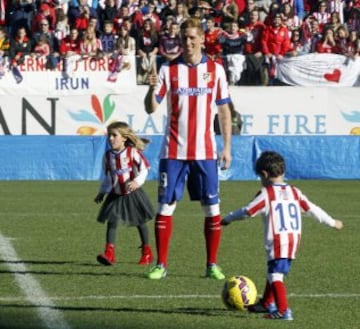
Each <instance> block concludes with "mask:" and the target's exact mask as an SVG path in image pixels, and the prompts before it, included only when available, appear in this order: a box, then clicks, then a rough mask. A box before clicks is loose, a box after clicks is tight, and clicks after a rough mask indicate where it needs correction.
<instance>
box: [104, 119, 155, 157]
mask: <svg viewBox="0 0 360 329" xmlns="http://www.w3.org/2000/svg"><path fill="white" fill-rule="evenodd" d="M113 129H116V130H118V131H119V133H120V134H121V135H122V136H123V137H125V138H126V142H125V145H126V146H134V147H136V148H137V149H138V150H141V151H143V150H144V149H145V147H146V145H147V144H148V143H149V140H148V139H146V138H140V137H138V136H137V135H136V134H135V132H134V131H133V130H132V129H131V128H130V127H129V125H128V124H127V123H126V122H122V121H116V122H113V123H111V124H110V125H109V126H108V127H107V131H108V133H109V132H110V131H111V130H113Z"/></svg>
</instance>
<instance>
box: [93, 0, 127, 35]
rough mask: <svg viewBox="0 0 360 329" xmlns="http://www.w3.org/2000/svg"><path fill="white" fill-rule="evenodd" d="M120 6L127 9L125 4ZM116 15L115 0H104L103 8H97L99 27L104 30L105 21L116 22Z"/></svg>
mask: <svg viewBox="0 0 360 329" xmlns="http://www.w3.org/2000/svg"><path fill="white" fill-rule="evenodd" d="M122 7H125V8H126V9H127V10H128V7H127V6H126V5H123V6H122ZM122 7H121V8H122ZM120 12H121V10H120ZM117 16H118V9H117V7H116V2H115V0H105V6H104V8H99V9H98V17H99V21H100V29H101V30H104V24H105V22H108V21H110V22H113V23H116V18H117ZM126 16H128V13H127V14H126Z"/></svg>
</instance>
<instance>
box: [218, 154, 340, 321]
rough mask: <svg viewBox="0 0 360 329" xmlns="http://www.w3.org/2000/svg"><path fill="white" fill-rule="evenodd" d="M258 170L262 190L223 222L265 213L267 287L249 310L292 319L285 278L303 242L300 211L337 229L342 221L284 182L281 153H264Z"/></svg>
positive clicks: (267, 315) (275, 317)
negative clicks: (301, 240)
mask: <svg viewBox="0 0 360 329" xmlns="http://www.w3.org/2000/svg"><path fill="white" fill-rule="evenodd" d="M255 171H256V174H257V175H259V176H260V178H261V184H262V186H263V187H262V189H261V191H260V192H259V193H258V194H257V195H256V196H255V198H254V199H253V200H252V201H251V202H250V203H249V204H248V205H247V206H246V207H243V208H240V209H238V210H236V211H234V212H231V213H230V214H228V215H227V216H225V217H224V218H223V220H222V221H221V224H222V225H228V224H230V223H231V222H232V221H234V220H242V219H246V218H249V217H254V216H256V215H258V214H261V215H262V217H263V221H264V226H265V227H264V228H265V231H264V239H265V250H266V254H267V280H266V287H265V291H264V294H263V297H262V298H261V299H260V300H259V301H258V303H257V304H254V305H252V306H249V307H248V311H250V312H254V313H267V314H265V315H264V317H265V318H266V319H281V320H293V317H292V312H291V310H290V308H289V307H288V302H287V296H286V288H285V285H284V282H283V280H284V276H285V275H287V274H288V272H289V270H290V267H291V261H292V260H293V259H295V256H296V252H297V250H298V247H299V244H300V238H301V212H305V213H306V214H307V215H310V216H311V217H313V218H315V219H316V220H318V221H319V222H320V223H325V224H327V225H329V226H331V227H334V228H336V229H337V230H340V229H341V228H342V227H343V223H342V222H341V221H340V220H336V219H333V218H332V217H330V216H329V215H328V214H327V213H326V212H325V211H324V210H322V209H321V208H319V207H318V206H316V205H315V204H313V203H312V202H310V201H309V200H308V199H307V198H306V196H305V195H303V194H302V193H301V191H300V190H299V189H298V188H296V187H294V186H291V185H289V184H287V183H285V182H284V174H285V162H284V159H283V157H282V156H281V155H280V154H278V153H276V152H270V151H266V152H263V153H262V154H261V155H260V157H259V159H258V160H257V161H256V166H255Z"/></svg>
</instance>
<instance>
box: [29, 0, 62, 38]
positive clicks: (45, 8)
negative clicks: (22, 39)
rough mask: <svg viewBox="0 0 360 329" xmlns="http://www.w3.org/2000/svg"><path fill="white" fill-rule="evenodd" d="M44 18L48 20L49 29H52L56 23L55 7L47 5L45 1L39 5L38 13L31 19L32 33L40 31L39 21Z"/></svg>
mask: <svg viewBox="0 0 360 329" xmlns="http://www.w3.org/2000/svg"><path fill="white" fill-rule="evenodd" d="M44 18H45V19H46V20H47V21H48V22H49V25H50V30H54V28H55V25H56V16H55V9H54V8H53V7H51V6H50V5H48V4H47V3H42V4H41V5H40V8H39V11H38V13H37V14H36V15H35V17H34V19H33V20H32V26H31V32H32V33H34V32H38V31H40V22H41V21H42V20H43V19H44Z"/></svg>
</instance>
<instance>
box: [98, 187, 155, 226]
mask: <svg viewBox="0 0 360 329" xmlns="http://www.w3.org/2000/svg"><path fill="white" fill-rule="evenodd" d="M154 215H155V212H154V208H153V207H152V205H151V202H150V200H149V198H148V196H147V195H146V193H145V192H144V190H143V189H141V188H138V189H137V190H135V191H134V192H132V193H130V194H126V195H117V194H113V193H110V194H108V195H107V197H106V199H105V201H104V203H103V204H102V206H101V209H100V211H99V214H98V217H97V221H98V222H100V223H104V222H106V221H109V222H113V223H114V222H118V223H119V224H120V223H121V224H125V225H128V226H139V225H142V224H144V223H146V222H147V221H149V220H151V219H152V218H154Z"/></svg>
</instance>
